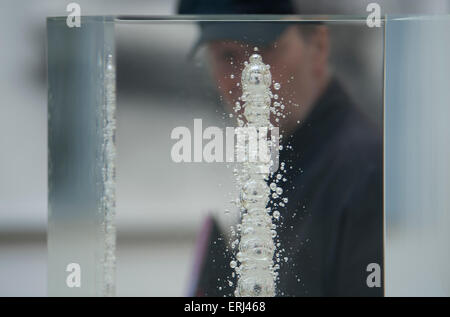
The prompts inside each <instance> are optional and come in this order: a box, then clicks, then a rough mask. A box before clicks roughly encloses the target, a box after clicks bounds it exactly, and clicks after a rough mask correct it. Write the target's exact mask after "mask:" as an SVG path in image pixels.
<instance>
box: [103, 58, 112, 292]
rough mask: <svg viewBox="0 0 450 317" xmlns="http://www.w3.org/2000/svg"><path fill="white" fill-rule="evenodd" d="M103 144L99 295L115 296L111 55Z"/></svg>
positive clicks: (107, 69)
mask: <svg viewBox="0 0 450 317" xmlns="http://www.w3.org/2000/svg"><path fill="white" fill-rule="evenodd" d="M103 112H104V115H103V120H104V130H103V144H102V153H103V161H104V162H105V163H104V167H103V168H102V177H103V196H102V204H101V208H102V210H101V212H102V213H103V214H104V218H103V219H104V220H103V224H102V230H103V231H104V232H103V234H104V239H105V242H104V255H103V260H102V262H103V263H102V265H103V291H102V293H103V295H104V296H114V295H115V267H116V256H115V249H116V227H115V223H114V217H115V209H116V192H115V170H116V167H115V157H116V145H115V131H116V117H115V114H116V70H115V66H114V59H113V56H112V54H109V55H108V56H107V58H106V69H105V102H104V107H103Z"/></svg>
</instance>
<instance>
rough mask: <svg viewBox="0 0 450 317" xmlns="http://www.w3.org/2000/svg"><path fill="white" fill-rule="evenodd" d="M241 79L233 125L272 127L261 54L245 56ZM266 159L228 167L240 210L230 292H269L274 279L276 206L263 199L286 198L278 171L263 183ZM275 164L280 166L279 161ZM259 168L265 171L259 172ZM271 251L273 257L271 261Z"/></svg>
mask: <svg viewBox="0 0 450 317" xmlns="http://www.w3.org/2000/svg"><path fill="white" fill-rule="evenodd" d="M255 51H256V50H255ZM241 85H242V91H243V94H242V96H241V97H240V98H239V100H240V101H241V102H243V104H242V105H241V102H239V101H238V102H236V104H235V111H236V112H238V111H240V110H241V109H242V108H243V110H244V111H243V116H244V117H242V116H238V124H239V126H248V127H256V129H261V128H264V129H268V130H269V131H270V130H272V129H273V125H272V124H271V122H270V114H271V112H272V113H275V114H278V113H279V112H280V111H281V107H280V105H279V103H278V105H277V102H274V105H272V104H271V103H272V99H278V97H277V96H276V95H274V94H272V92H271V90H270V86H271V85H272V78H271V73H270V66H269V65H266V64H264V63H263V61H262V57H261V55H259V54H256V53H254V54H253V55H251V56H250V58H249V62H245V67H244V70H243V71H242V77H241ZM273 87H274V89H275V90H279V89H280V84H279V83H274V85H273ZM247 141H248V140H247ZM269 142H270V141H269ZM247 148H248V147H247ZM268 151H270V147H268ZM248 154H249V153H247V155H248ZM267 164H269V165H270V164H273V161H271V162H261V161H257V162H250V161H249V160H245V161H244V162H243V163H242V164H240V166H239V167H238V168H236V169H235V170H234V172H235V176H236V180H237V183H238V187H239V190H240V199H239V200H238V205H239V207H240V209H241V216H242V217H241V223H240V224H238V225H237V231H238V235H239V237H240V239H236V240H234V241H233V242H232V244H231V247H232V248H233V249H236V248H237V250H236V251H237V253H236V256H235V259H233V260H232V261H231V262H230V267H231V268H233V269H234V270H235V273H233V276H234V275H235V274H236V275H237V277H238V282H237V287H236V290H235V295H236V296H251V297H255V296H263V297H270V296H275V282H276V280H277V278H278V272H277V270H278V269H279V264H278V262H280V261H279V259H278V257H280V252H276V249H277V248H278V247H280V244H279V243H277V244H276V245H275V242H274V240H275V239H276V237H277V231H276V224H275V223H274V221H278V220H279V219H280V212H279V211H278V210H275V211H273V212H272V211H271V208H270V207H268V203H269V201H272V202H274V200H277V201H278V202H277V203H274V204H273V205H274V206H281V207H284V205H285V204H286V203H287V198H282V195H283V189H282V187H280V186H279V185H278V183H279V181H282V180H283V176H282V173H278V174H276V175H273V176H274V181H273V182H271V183H270V185H269V184H268V179H269V176H270V172H268V171H269V169H268V168H267ZM265 165H266V166H265ZM263 167H266V168H265V169H264V168H263ZM281 169H282V170H284V169H285V168H284V163H281ZM262 170H264V171H267V172H261V171H262ZM274 255H275V258H276V260H277V263H275V264H274Z"/></svg>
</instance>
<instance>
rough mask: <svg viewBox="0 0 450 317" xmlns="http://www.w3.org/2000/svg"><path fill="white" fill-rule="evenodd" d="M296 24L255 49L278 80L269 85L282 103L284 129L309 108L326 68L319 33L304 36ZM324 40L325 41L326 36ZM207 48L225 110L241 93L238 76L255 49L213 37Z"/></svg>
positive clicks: (231, 106) (228, 108)
mask: <svg viewBox="0 0 450 317" xmlns="http://www.w3.org/2000/svg"><path fill="white" fill-rule="evenodd" d="M298 28H299V26H290V27H288V28H287V29H286V30H285V31H284V32H283V33H282V34H281V36H280V37H279V39H278V40H277V41H276V42H275V43H273V44H272V45H270V46H269V47H265V48H261V47H258V51H257V52H256V53H258V54H260V55H261V56H262V58H263V62H264V63H265V64H269V65H270V71H271V73H272V79H273V81H274V82H277V83H280V84H281V88H280V90H275V89H274V88H273V86H272V87H271V89H272V92H273V93H274V94H278V96H279V98H278V101H279V102H280V103H282V104H284V114H285V115H286V118H285V119H281V120H280V125H281V126H283V127H286V128H287V129H290V128H291V127H290V126H291V125H293V124H296V121H298V118H299V113H301V112H305V111H307V110H309V108H310V106H311V104H312V103H313V102H314V101H315V99H316V98H317V95H318V90H319V86H320V85H319V82H320V79H321V77H322V76H323V75H324V73H325V72H326V70H327V56H328V51H327V50H326V52H324V50H323V49H322V48H321V45H320V43H319V42H318V41H317V39H316V38H315V37H317V36H320V35H316V34H315V33H314V34H311V35H310V36H308V38H305V36H304V35H303V34H302V32H300V31H299V29H298ZM318 28H320V27H318ZM326 41H327V43H328V37H326ZM318 44H319V45H318ZM208 48H209V52H210V59H211V66H212V73H213V76H214V78H215V79H216V81H217V85H218V88H219V91H220V93H221V95H222V96H223V98H224V100H225V101H226V105H227V110H228V111H230V112H232V111H233V110H232V109H233V105H234V104H235V102H236V101H238V98H239V97H240V96H241V95H242V90H241V86H240V85H241V82H240V79H241V72H242V70H243V67H244V62H245V61H248V58H249V56H250V55H251V54H253V53H255V51H254V47H253V46H250V45H247V44H242V43H239V42H230V41H216V42H211V43H209V45H208ZM326 48H328V47H326ZM325 55H326V56H325ZM241 111H242V110H241ZM294 112H295V115H292V114H293V113H294ZM294 119H295V120H294ZM272 122H273V123H274V124H275V125H279V124H278V123H276V122H274V121H272Z"/></svg>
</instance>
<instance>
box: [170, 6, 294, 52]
mask: <svg viewBox="0 0 450 317" xmlns="http://www.w3.org/2000/svg"><path fill="white" fill-rule="evenodd" d="M178 13H179V14H189V15H201V16H202V19H201V21H199V22H198V24H199V26H200V36H199V38H198V40H197V42H196V44H195V45H194V47H193V48H192V50H191V53H190V56H192V55H193V54H195V52H196V51H197V49H198V48H199V47H200V46H201V45H202V44H204V43H207V42H211V41H216V40H230V41H239V42H243V43H248V44H252V45H255V46H268V45H270V44H272V43H274V42H275V41H276V40H277V38H278V37H279V36H280V35H281V33H283V31H284V30H285V29H286V28H287V27H288V26H289V25H290V23H289V22H286V21H279V15H292V14H295V13H296V11H295V8H294V6H293V3H292V1H291V0H278V1H275V0H215V1H212V0H180V1H179V4H178ZM213 15H214V18H213ZM208 18H211V19H210V20H208ZM258 20H261V22H257V21H258ZM262 20H264V21H266V22H262ZM268 20H269V21H270V22H267V21H268ZM255 21H256V22H255Z"/></svg>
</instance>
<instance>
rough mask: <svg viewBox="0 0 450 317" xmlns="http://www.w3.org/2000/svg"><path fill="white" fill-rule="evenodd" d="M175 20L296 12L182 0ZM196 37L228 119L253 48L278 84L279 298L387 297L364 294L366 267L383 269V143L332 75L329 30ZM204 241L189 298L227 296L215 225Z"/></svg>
mask: <svg viewBox="0 0 450 317" xmlns="http://www.w3.org/2000/svg"><path fill="white" fill-rule="evenodd" d="M179 13H180V14H193V15H197V14H295V13H296V12H295V10H294V8H293V6H292V3H291V2H290V1H287V0H284V1H277V2H275V1H265V0H259V1H238V0H223V1H214V2H212V1H206V0H205V1H202V0H198V1H194V0H183V1H181V2H180V5H179ZM200 29H201V35H200V39H199V41H198V43H197V45H196V47H195V48H194V50H195V49H196V48H197V47H198V46H199V45H201V44H205V45H206V46H207V49H208V54H209V58H210V64H211V69H212V74H213V76H214V78H215V80H216V81H217V86H218V88H219V90H220V92H221V94H222V96H223V97H224V99H225V101H226V104H227V107H228V109H229V110H230V112H231V109H232V105H233V104H234V102H235V101H236V100H237V98H238V97H239V96H240V94H241V90H240V87H239V86H237V85H236V84H237V83H238V82H239V81H240V73H241V71H242V67H243V64H244V62H245V61H247V60H248V57H249V56H250V55H251V54H252V53H253V50H254V47H258V53H259V54H261V55H262V57H263V61H264V63H266V64H269V65H270V66H271V73H272V78H273V80H274V82H279V83H281V89H280V90H279V91H276V93H277V94H278V95H279V100H280V102H282V103H283V104H284V106H285V108H284V114H285V118H283V117H281V118H280V119H281V120H280V121H279V122H277V123H276V125H279V127H280V132H281V133H282V134H283V135H284V137H283V140H282V143H283V149H282V150H281V151H280V162H284V163H285V164H286V166H287V173H286V174H285V176H284V177H285V178H286V181H285V182H284V183H283V184H282V187H283V190H284V196H285V197H287V198H288V200H289V203H288V205H287V206H286V207H285V208H279V207H278V210H279V211H280V213H281V215H282V220H281V221H280V223H279V225H278V228H277V232H278V234H279V237H278V239H279V241H280V243H281V249H282V250H284V251H283V252H282V256H281V258H284V257H286V259H287V261H286V262H285V263H282V264H281V267H280V270H279V281H278V283H277V295H280V296H382V295H383V289H382V287H369V285H368V284H367V277H368V275H369V273H370V272H368V271H367V267H368V265H369V264H371V263H375V264H378V265H379V266H380V267H382V264H383V226H382V224H383V221H382V220H383V209H382V205H383V195H382V170H383V167H382V134H381V132H380V131H379V130H378V129H377V128H376V127H375V126H374V125H373V124H372V123H371V122H370V121H369V120H368V119H367V118H366V117H365V116H364V115H363V114H362V113H360V111H359V110H358V108H357V107H355V106H354V105H353V103H352V101H351V99H350V97H349V96H348V95H347V93H346V92H345V91H344V89H343V88H342V86H341V85H340V83H339V81H338V80H337V79H336V78H335V76H334V75H333V74H332V72H331V71H330V67H329V64H328V57H329V53H330V47H329V46H330V44H329V43H330V41H329V33H328V28H327V26H325V25H324V24H321V23H306V22H304V23H290V22H285V21H284V22H283V21H281V22H264V23H263V22H261V23H257V22H242V21H239V22H200ZM231 75H234V76H231ZM274 123H275V122H274ZM269 181H270V180H269ZM206 232H207V236H208V239H207V240H205V241H207V242H206V243H204V244H203V245H204V248H203V252H202V259H203V261H202V263H200V264H199V275H198V281H197V284H196V285H195V292H194V294H192V295H198V296H223V295H231V294H233V290H234V287H235V286H233V285H236V283H235V279H233V278H232V270H231V268H230V267H229V262H230V260H231V258H232V256H231V254H229V252H228V251H227V250H228V248H227V243H226V242H225V239H223V235H222V233H221V232H220V229H219V227H218V226H217V224H216V223H215V221H214V220H212V221H211V222H210V225H209V227H208V228H207V230H206ZM381 276H382V275H381ZM381 276H380V278H381ZM227 281H232V282H233V284H229V283H228V282H227Z"/></svg>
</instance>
